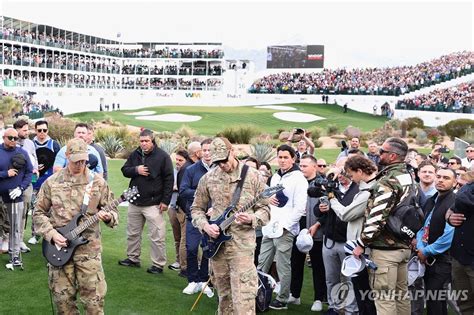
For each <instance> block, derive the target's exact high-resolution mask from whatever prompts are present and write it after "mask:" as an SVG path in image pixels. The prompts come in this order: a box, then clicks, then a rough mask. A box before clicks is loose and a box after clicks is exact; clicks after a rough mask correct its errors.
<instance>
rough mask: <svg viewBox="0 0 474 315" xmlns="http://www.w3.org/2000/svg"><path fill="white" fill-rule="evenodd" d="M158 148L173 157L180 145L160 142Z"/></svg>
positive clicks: (167, 141)
mask: <svg viewBox="0 0 474 315" xmlns="http://www.w3.org/2000/svg"><path fill="white" fill-rule="evenodd" d="M158 147H160V148H161V149H162V150H163V151H165V152H166V153H168V154H169V155H171V154H173V153H174V152H175V151H176V149H177V148H178V143H176V142H174V141H171V140H160V141H159V143H158Z"/></svg>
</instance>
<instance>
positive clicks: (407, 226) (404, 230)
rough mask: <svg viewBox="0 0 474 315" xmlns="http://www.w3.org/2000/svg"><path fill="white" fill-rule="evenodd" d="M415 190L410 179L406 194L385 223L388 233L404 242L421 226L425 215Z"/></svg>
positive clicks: (410, 238) (412, 236) (411, 237)
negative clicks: (408, 190)
mask: <svg viewBox="0 0 474 315" xmlns="http://www.w3.org/2000/svg"><path fill="white" fill-rule="evenodd" d="M417 192H418V189H416V187H415V185H414V183H413V181H412V184H411V188H410V192H409V194H408V196H407V197H406V198H405V199H403V201H402V202H400V203H399V204H398V205H396V206H395V208H394V209H393V210H392V212H391V213H390V215H389V216H388V218H387V222H386V225H385V227H386V228H387V231H389V232H390V234H392V235H393V236H395V237H396V238H398V239H399V240H402V241H404V242H410V241H411V240H412V239H413V238H415V237H416V233H417V232H418V231H419V230H420V229H421V228H422V227H423V222H424V219H425V216H424V214H423V210H422V209H421V207H420V205H419V204H418V196H417Z"/></svg>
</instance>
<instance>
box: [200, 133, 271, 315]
mask: <svg viewBox="0 0 474 315" xmlns="http://www.w3.org/2000/svg"><path fill="white" fill-rule="evenodd" d="M210 151H211V155H212V163H215V164H218V165H219V167H215V168H213V169H212V170H211V171H209V172H208V173H207V174H206V175H204V176H203V177H202V178H201V180H200V182H199V185H198V187H197V189H196V195H195V198H194V202H193V205H192V206H191V215H192V218H193V224H194V226H196V227H197V228H198V229H199V230H200V231H201V232H203V233H207V234H208V235H209V236H210V237H213V238H216V237H217V236H219V227H218V226H217V225H215V224H212V225H211V224H209V222H208V220H207V217H206V211H207V209H208V204H209V202H211V203H212V209H213V210H212V214H211V216H212V218H213V219H216V218H217V217H219V216H220V215H221V214H222V213H223V212H224V210H225V209H226V208H227V207H228V206H229V205H230V204H231V199H232V196H233V194H234V190H235V188H236V186H237V183H238V182H239V178H240V174H241V171H242V167H243V164H242V163H240V162H239V161H238V160H237V159H236V158H235V153H234V150H233V148H232V145H231V144H230V142H229V141H228V140H227V139H225V138H216V139H214V140H213V141H212V143H211V146H210ZM264 188H265V185H264V184H263V182H262V181H261V180H260V175H259V173H258V172H257V171H256V170H254V169H252V168H249V169H248V172H247V176H246V178H245V181H244V184H243V188H242V194H241V195H240V199H239V202H238V203H237V208H239V206H241V205H243V204H245V203H247V202H249V201H250V200H252V199H253V198H254V197H256V196H257V195H258V194H259V193H261V192H262V191H263V190H264ZM269 219H270V209H269V206H268V203H267V201H265V200H264V201H260V202H258V203H257V204H256V205H255V206H253V208H251V209H249V210H248V211H247V212H243V213H239V214H237V215H236V221H234V223H232V225H231V226H230V227H229V229H228V232H229V233H230V234H231V235H232V236H233V238H232V240H230V241H228V242H226V243H224V244H223V245H222V246H221V248H220V250H219V252H218V253H217V254H216V256H214V257H213V258H212V259H210V267H211V270H212V273H213V275H212V281H213V283H214V285H215V286H216V288H217V291H218V294H219V314H234V315H239V314H255V297H256V295H257V282H258V278H257V270H256V268H255V265H254V263H253V260H254V257H253V255H254V251H255V244H256V243H255V228H256V227H257V226H262V225H265V224H266V223H267V222H268V221H269Z"/></svg>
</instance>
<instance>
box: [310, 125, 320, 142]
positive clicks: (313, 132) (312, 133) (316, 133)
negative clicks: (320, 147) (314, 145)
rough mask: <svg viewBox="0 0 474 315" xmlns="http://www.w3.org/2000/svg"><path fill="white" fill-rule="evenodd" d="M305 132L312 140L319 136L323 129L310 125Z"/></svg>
mask: <svg viewBox="0 0 474 315" xmlns="http://www.w3.org/2000/svg"><path fill="white" fill-rule="evenodd" d="M306 133H307V134H309V135H310V136H311V140H312V141H313V142H314V141H316V140H318V139H319V138H320V137H321V135H322V134H323V130H322V129H321V128H319V127H311V128H308V129H306Z"/></svg>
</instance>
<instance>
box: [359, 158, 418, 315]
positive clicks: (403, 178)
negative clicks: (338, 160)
mask: <svg viewBox="0 0 474 315" xmlns="http://www.w3.org/2000/svg"><path fill="white" fill-rule="evenodd" d="M382 174H383V176H382V177H381V178H380V179H379V180H378V181H377V182H376V183H375V184H374V186H373V187H372V190H371V196H370V197H369V200H368V204H367V209H366V212H365V222H364V227H363V230H362V233H361V236H360V237H359V239H358V240H357V242H358V243H359V245H362V246H365V247H369V248H371V254H370V255H371V259H372V260H373V261H374V262H375V264H376V265H377V267H378V269H377V270H372V269H371V270H369V282H370V285H371V287H372V290H375V291H384V292H388V291H391V292H398V294H399V295H398V296H397V298H395V299H392V300H390V299H386V300H381V299H376V300H375V306H376V308H377V314H381V315H385V314H394V315H395V314H398V315H400V314H410V301H409V300H407V299H404V298H402V297H403V296H405V297H407V296H406V295H405V293H406V291H407V290H408V287H407V265H408V260H409V258H410V252H411V251H410V249H409V246H408V244H407V243H405V242H403V241H401V240H399V239H397V238H395V237H394V236H393V235H392V234H391V233H390V232H388V231H387V229H385V228H384V227H385V224H386V221H387V218H388V216H389V215H390V213H391V211H392V210H393V209H394V208H395V206H397V205H398V204H399V203H400V202H401V201H402V200H403V199H405V198H406V197H407V196H408V195H409V193H410V189H411V185H412V181H413V179H412V177H411V175H410V173H408V171H407V168H406V164H405V163H396V164H392V165H389V166H387V167H386V168H385V169H384V170H383V171H382Z"/></svg>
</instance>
